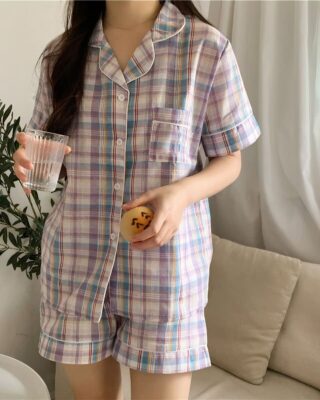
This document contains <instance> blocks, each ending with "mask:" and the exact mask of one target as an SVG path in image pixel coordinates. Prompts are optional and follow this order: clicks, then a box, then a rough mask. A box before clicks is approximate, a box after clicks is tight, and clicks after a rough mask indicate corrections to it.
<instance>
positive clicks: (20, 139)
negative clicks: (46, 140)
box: [16, 132, 27, 147]
mask: <svg viewBox="0 0 320 400" xmlns="http://www.w3.org/2000/svg"><path fill="white" fill-rule="evenodd" d="M16 139H17V142H18V143H20V145H21V146H22V147H25V146H26V142H27V135H26V134H25V132H18V133H17V134H16Z"/></svg>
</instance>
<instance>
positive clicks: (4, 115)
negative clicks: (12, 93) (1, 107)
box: [2, 104, 12, 123]
mask: <svg viewBox="0 0 320 400" xmlns="http://www.w3.org/2000/svg"><path fill="white" fill-rule="evenodd" d="M11 110H12V105H11V104H10V106H9V107H8V108H7V109H6V111H5V112H4V114H3V119H2V121H3V123H5V122H6V119H7V118H8V117H9V114H10V113H11Z"/></svg>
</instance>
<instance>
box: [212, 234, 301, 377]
mask: <svg viewBox="0 0 320 400" xmlns="http://www.w3.org/2000/svg"><path fill="white" fill-rule="evenodd" d="M213 247H214V250H213V258H212V262H211V269H210V281H209V292H208V304H207V307H206V309H205V315H206V321H207V331H208V348H209V351H210V357H211V362H212V364H214V365H216V366H219V367H221V368H223V369H225V370H226V371H229V372H231V373H232V374H234V375H236V376H238V377H240V378H242V379H244V380H246V381H248V382H250V383H254V384H260V383H262V382H263V378H264V375H265V373H266V370H267V367H268V361H269V358H270V354H271V351H272V349H273V346H274V344H275V341H276V340H277V337H278V335H279V332H280V329H281V326H282V324H283V321H284V318H285V315H286V312H287V309H288V306H289V302H290V299H291V296H292V293H293V290H294V288H295V285H296V282H297V279H298V276H299V272H300V267H301V262H300V260H298V259H296V258H292V257H288V256H284V255H280V254H277V253H274V252H271V251H268V250H263V249H258V248H253V247H248V246H244V245H241V244H238V243H235V242H232V241H230V240H227V239H222V238H219V237H218V236H217V235H213Z"/></svg>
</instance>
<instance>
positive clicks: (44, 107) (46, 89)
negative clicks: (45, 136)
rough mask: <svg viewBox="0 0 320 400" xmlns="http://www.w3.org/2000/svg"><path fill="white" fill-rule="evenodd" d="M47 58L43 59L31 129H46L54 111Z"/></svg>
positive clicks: (30, 123) (29, 124) (30, 124)
mask: <svg viewBox="0 0 320 400" xmlns="http://www.w3.org/2000/svg"><path fill="white" fill-rule="evenodd" d="M46 53H47V51H45V52H44V55H46ZM47 60H48V59H47V58H42V59H41V67H40V77H39V82H38V88H37V92H36V96H35V102H34V107H33V112H32V116H31V119H30V121H29V123H28V128H29V129H40V130H45V129H44V128H45V125H46V123H47V121H48V118H49V116H50V115H51V113H52V90H51V86H50V84H49V82H48V79H47V76H46V75H47V74H46V69H47V62H48V61H47Z"/></svg>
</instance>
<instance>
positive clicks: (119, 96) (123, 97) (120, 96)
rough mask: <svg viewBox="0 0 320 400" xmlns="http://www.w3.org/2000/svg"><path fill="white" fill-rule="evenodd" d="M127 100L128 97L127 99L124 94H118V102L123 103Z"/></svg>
mask: <svg viewBox="0 0 320 400" xmlns="http://www.w3.org/2000/svg"><path fill="white" fill-rule="evenodd" d="M125 98H126V97H125V95H124V94H122V93H120V94H118V100H119V101H123V100H124V99H125Z"/></svg>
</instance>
